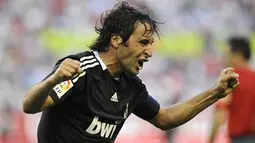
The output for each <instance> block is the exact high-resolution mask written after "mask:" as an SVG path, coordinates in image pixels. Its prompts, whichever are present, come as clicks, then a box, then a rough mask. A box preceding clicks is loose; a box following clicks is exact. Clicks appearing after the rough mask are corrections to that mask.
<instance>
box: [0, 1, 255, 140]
mask: <svg viewBox="0 0 255 143" xmlns="http://www.w3.org/2000/svg"><path fill="white" fill-rule="evenodd" d="M118 1H119V0H0V17H1V20H0V66H1V68H0V73H1V74H0V80H1V82H0V87H1V90H0V143H36V142H37V141H36V128H37V124H38V121H39V118H40V114H37V115H25V114H23V113H22V108H21V107H22V106H21V105H22V99H23V96H24V95H25V92H26V91H27V89H28V88H29V87H31V86H32V85H33V84H35V83H37V82H39V81H41V80H42V78H44V77H45V76H46V75H47V74H48V73H49V72H50V71H51V70H52V67H53V64H54V63H55V62H56V61H57V60H58V59H59V58H61V57H63V56H65V55H68V54H72V53H76V52H79V51H83V50H88V48H87V45H88V44H90V43H91V41H92V40H93V39H94V38H95V36H96V35H95V33H94V32H93V27H94V25H95V23H96V21H97V19H98V17H99V16H100V14H101V12H103V11H104V10H107V9H110V8H112V7H113V5H114V4H115V3H116V2H118ZM128 1H129V2H130V4H132V5H134V6H137V7H140V6H142V5H145V6H147V7H148V8H149V9H151V10H152V16H153V18H154V19H156V20H158V21H161V22H165V24H164V25H160V29H161V32H162V34H163V36H162V39H161V41H158V44H157V45H158V46H157V48H156V49H155V52H154V55H153V58H152V59H151V60H150V63H149V64H146V65H145V67H144V69H143V71H142V73H141V74H140V77H141V78H142V79H143V80H144V82H145V83H146V85H147V88H148V91H149V93H150V94H151V95H152V96H153V97H155V98H156V99H157V100H158V102H160V103H161V105H162V106H168V105H172V104H176V103H180V102H182V101H184V100H187V99H189V98H191V97H192V96H195V95H197V94H198V93H199V92H201V91H203V90H205V89H207V88H210V87H212V86H213V84H214V82H215V81H216V78H217V76H218V74H219V71H220V70H221V69H222V65H221V61H220V60H221V59H220V57H221V55H222V47H224V40H225V38H227V36H229V35H236V34H238V35H239V34H241V35H246V36H251V38H253V37H252V36H253V35H254V34H253V32H254V31H255V1H254V0H157V1H155V0H128ZM211 111H212V108H211V107H210V108H208V109H206V111H204V112H202V113H200V114H199V115H198V116H197V117H195V118H194V119H192V120H191V121H190V122H188V123H186V124H185V125H182V126H180V127H178V128H176V129H173V130H171V131H170V132H162V131H160V130H158V129H156V128H155V127H153V126H152V125H150V124H149V123H147V122H144V121H142V120H141V119H138V118H137V117H135V116H133V115H132V116H131V117H130V118H129V119H128V121H127V122H126V124H125V125H124V127H123V129H122V130H121V133H120V135H119V136H118V139H117V141H116V142H117V143H130V142H132V143H136V142H137V143H140V142H146V143H167V142H169V143H170V142H171V143H206V140H207V136H208V133H209V129H210V124H209V123H210V120H211ZM145 112H146V111H145ZM222 130H223V131H222V134H221V136H220V137H219V143H225V142H226V141H225V140H226V138H225V136H224V128H223V129H222ZM168 138H169V139H170V140H169V141H168Z"/></svg>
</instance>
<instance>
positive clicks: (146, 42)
mask: <svg viewBox="0 0 255 143" xmlns="http://www.w3.org/2000/svg"><path fill="white" fill-rule="evenodd" d="M139 43H141V44H143V45H147V44H149V43H150V41H149V40H146V39H144V40H140V41H139Z"/></svg>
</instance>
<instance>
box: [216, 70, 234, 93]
mask: <svg viewBox="0 0 255 143" xmlns="http://www.w3.org/2000/svg"><path fill="white" fill-rule="evenodd" d="M238 77H239V75H238V74H237V73H235V72H234V68H226V69H224V70H223V71H222V72H221V74H220V76H219V78H218V81H217V83H216V86H215V89H216V90H217V91H218V93H219V97H220V98H223V97H225V96H227V95H228V94H229V93H231V92H232V91H233V90H234V89H235V88H236V87H237V86H238V85H239V82H238Z"/></svg>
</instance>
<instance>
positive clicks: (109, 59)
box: [99, 48, 122, 78]
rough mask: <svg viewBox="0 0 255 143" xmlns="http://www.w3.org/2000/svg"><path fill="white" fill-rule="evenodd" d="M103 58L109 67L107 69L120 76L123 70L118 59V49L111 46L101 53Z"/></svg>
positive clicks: (115, 76)
mask: <svg viewBox="0 0 255 143" xmlns="http://www.w3.org/2000/svg"><path fill="white" fill-rule="evenodd" d="M99 56H100V58H101V60H102V61H103V62H104V64H105V65H106V67H107V70H108V71H109V72H110V74H111V75H112V76H113V77H114V78H118V77H120V74H121V72H122V70H121V66H120V64H119V62H118V60H117V56H116V51H115V50H114V49H113V48H110V50H109V51H107V52H101V53H99Z"/></svg>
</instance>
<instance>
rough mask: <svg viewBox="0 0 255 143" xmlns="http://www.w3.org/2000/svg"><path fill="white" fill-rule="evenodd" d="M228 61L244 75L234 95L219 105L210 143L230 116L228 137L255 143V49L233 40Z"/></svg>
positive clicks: (235, 141) (246, 41)
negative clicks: (253, 63) (254, 53)
mask: <svg viewBox="0 0 255 143" xmlns="http://www.w3.org/2000/svg"><path fill="white" fill-rule="evenodd" d="M227 45H228V46H227V47H226V52H225V57H224V62H225V65H226V66H233V67H234V68H235V71H236V72H237V73H238V74H239V75H240V78H239V82H240V86H239V88H237V89H236V90H235V91H234V92H233V93H232V94H231V95H229V96H227V97H226V98H223V99H221V100H220V101H219V102H217V106H216V110H215V113H214V119H213V127H212V131H211V135H210V140H209V142H210V143H213V142H214V140H215V136H216V135H217V131H218V129H219V127H220V125H221V122H222V121H223V120H224V117H226V115H227V113H228V116H227V117H228V118H227V119H228V122H227V123H228V126H227V127H228V136H229V137H230V139H231V142H232V143H255V111H254V109H255V91H254V87H255V82H254V81H255V73H254V71H253V70H252V69H251V68H250V66H249V60H250V59H251V49H250V42H249V39H247V38H245V37H230V38H229V40H228V44H227Z"/></svg>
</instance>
